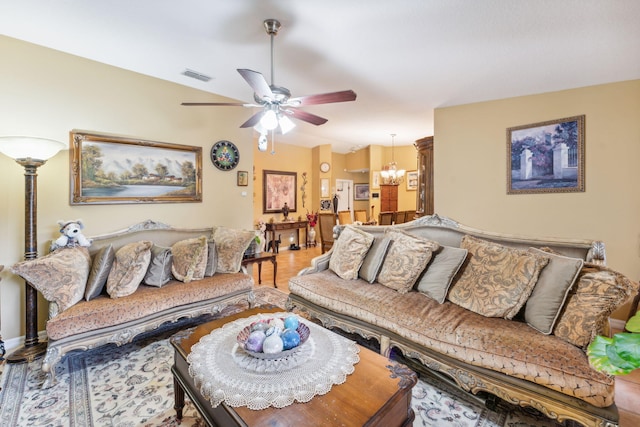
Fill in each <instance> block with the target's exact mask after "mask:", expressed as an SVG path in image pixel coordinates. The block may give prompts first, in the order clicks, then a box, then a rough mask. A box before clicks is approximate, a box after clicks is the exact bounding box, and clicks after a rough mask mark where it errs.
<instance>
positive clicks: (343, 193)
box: [335, 179, 353, 220]
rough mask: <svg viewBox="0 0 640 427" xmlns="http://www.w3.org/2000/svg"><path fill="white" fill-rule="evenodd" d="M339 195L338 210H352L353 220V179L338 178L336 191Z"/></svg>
mask: <svg viewBox="0 0 640 427" xmlns="http://www.w3.org/2000/svg"><path fill="white" fill-rule="evenodd" d="M335 194H336V195H337V196H338V210H337V212H340V211H350V212H351V218H352V220H353V180H350V179H336V193H335Z"/></svg>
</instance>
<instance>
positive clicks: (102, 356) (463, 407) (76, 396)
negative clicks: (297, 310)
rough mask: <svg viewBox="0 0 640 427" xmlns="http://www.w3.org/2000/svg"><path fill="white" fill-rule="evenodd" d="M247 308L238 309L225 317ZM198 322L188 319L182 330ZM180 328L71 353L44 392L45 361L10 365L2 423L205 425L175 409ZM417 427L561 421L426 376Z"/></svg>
mask: <svg viewBox="0 0 640 427" xmlns="http://www.w3.org/2000/svg"><path fill="white" fill-rule="evenodd" d="M256 296H257V298H258V301H259V302H261V303H270V304H274V305H277V306H280V307H282V306H283V305H284V301H285V300H286V294H284V293H282V292H280V291H277V290H274V289H269V288H258V289H257V292H256ZM244 308H246V307H241V306H237V307H232V308H229V309H228V310H226V311H225V312H223V313H221V314H220V315H218V316H213V317H222V316H226V315H229V314H231V313H233V312H237V311H240V310H243V309H244ZM190 326H192V324H191V325H189V324H188V322H184V324H180V325H176V327H177V328H179V329H184V328H187V327H190ZM176 327H174V328H171V329H167V330H166V331H162V332H159V333H156V334H154V335H153V336H150V337H146V338H142V339H139V340H138V341H136V342H135V343H132V344H128V345H125V346H122V347H116V346H108V347H103V348H99V349H96V350H92V351H90V352H84V353H75V354H70V355H69V356H68V357H66V358H65V359H64V360H63V361H62V362H61V363H60V364H59V367H58V380H59V381H58V384H57V385H56V386H54V387H52V388H49V389H47V390H41V389H40V385H41V384H42V382H43V381H44V376H43V375H42V374H41V370H40V365H41V363H42V361H41V360H38V361H35V362H33V363H30V364H18V365H7V366H5V370H4V372H3V374H2V378H1V381H0V383H1V385H2V391H0V420H2V422H1V424H2V425H3V426H119V427H129V426H149V427H151V426H178V425H180V426H203V425H204V423H203V421H202V420H201V419H200V417H199V416H198V414H197V412H196V410H195V408H194V406H193V405H192V404H191V402H189V401H188V399H187V404H186V406H185V408H184V412H183V414H184V416H183V419H182V421H179V420H177V419H176V416H175V410H174V409H173V379H172V375H171V370H170V369H171V365H172V364H173V349H172V347H171V345H170V344H169V336H170V335H172V334H173V333H175V332H176V330H179V329H176ZM412 402H413V407H414V411H415V413H416V420H415V422H414V426H415V427H418V426H420V427H423V426H460V427H490V426H496V427H498V426H499V427H503V426H504V427H525V426H532V427H533V426H557V424H555V423H553V422H551V421H550V420H548V419H547V418H545V417H543V416H539V415H537V416H536V415H535V414H533V415H532V414H527V413H525V412H523V411H522V410H520V409H519V408H513V407H509V406H502V405H500V406H499V408H498V410H497V411H490V410H488V409H487V408H486V407H484V406H483V405H482V404H481V403H479V402H476V401H475V400H473V399H472V398H470V397H469V396H468V395H466V394H464V393H463V392H461V391H459V390H457V389H456V388H454V387H451V386H449V385H448V384H446V383H444V382H442V381H440V380H437V379H433V378H430V377H424V378H421V379H420V381H419V382H418V384H417V385H416V386H415V387H414V389H413V401H412Z"/></svg>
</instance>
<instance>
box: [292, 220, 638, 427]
mask: <svg viewBox="0 0 640 427" xmlns="http://www.w3.org/2000/svg"><path fill="white" fill-rule="evenodd" d="M334 231H335V234H336V235H337V236H338V238H337V240H336V243H335V244H334V247H333V248H332V249H331V250H330V251H329V252H327V253H325V254H323V255H321V256H319V257H317V258H315V259H313V260H312V262H311V266H310V267H308V268H306V269H304V270H302V271H301V272H300V273H299V274H298V275H297V276H296V277H293V278H291V279H290V281H289V290H290V294H289V299H288V301H287V308H288V309H289V310H293V309H298V310H301V311H303V312H306V313H307V314H308V315H309V316H310V317H312V318H316V319H318V320H319V321H320V322H321V323H322V324H323V325H324V326H326V327H330V328H338V329H341V330H343V331H345V332H348V333H356V334H358V335H360V336H362V337H364V338H366V339H374V340H375V341H377V342H378V343H379V346H380V352H381V353H382V354H385V355H389V354H390V351H391V349H392V348H396V349H398V350H400V351H401V352H402V353H403V354H404V356H405V357H408V358H410V359H412V360H417V361H419V363H420V364H421V365H422V367H423V368H424V367H426V368H427V369H428V371H429V372H431V373H434V374H436V375H439V376H441V377H443V378H446V379H448V380H449V381H451V380H453V382H455V384H456V385H457V386H459V387H460V388H462V389H464V390H465V391H467V392H471V393H473V394H477V395H483V396H486V397H487V401H486V403H487V404H488V405H490V404H495V403H496V401H497V399H496V397H497V398H500V399H503V400H505V401H507V402H509V403H512V404H516V405H521V406H527V407H533V408H535V409H536V410H538V411H540V412H542V413H543V414H545V415H546V416H548V417H550V418H552V419H556V420H557V421H559V422H563V421H564V420H575V421H577V422H579V423H581V424H583V425H585V426H614V425H617V423H618V412H617V409H616V407H615V404H614V402H613V400H614V379H613V377H610V376H608V375H606V374H603V373H601V372H598V371H596V370H594V369H593V368H592V367H591V366H590V365H589V362H588V359H587V356H586V353H585V349H586V347H587V346H588V344H589V342H590V341H591V340H592V339H593V337H594V336H595V335H597V334H604V333H607V328H608V317H609V315H610V314H611V312H612V311H613V310H614V309H615V308H616V307H619V306H620V305H622V304H623V303H625V302H626V301H627V300H628V299H629V298H631V297H632V296H633V295H634V294H635V293H637V289H638V285H637V283H634V282H632V281H630V280H628V279H627V278H626V277H624V276H622V275H620V274H619V273H616V272H614V271H612V270H610V269H608V268H607V267H605V266H604V264H605V250H604V244H603V243H602V242H598V241H591V240H561V239H554V238H525V237H521V236H513V235H504V234H497V233H490V232H484V231H480V230H476V229H472V228H469V227H466V226H463V225H460V224H458V223H457V222H455V221H453V220H451V219H447V218H443V217H439V216H437V215H433V216H428V217H422V218H420V219H417V220H415V221H411V222H408V223H404V224H400V225H393V226H359V227H358V226H356V227H351V226H346V227H342V226H337V227H336V228H335V229H334ZM369 236H373V241H372V243H371V238H370V237H369ZM532 247H533V248H542V250H539V249H531V248H532ZM363 248H366V249H363ZM394 248H395V249H394ZM452 253H453V254H454V255H455V254H457V255H456V256H450V255H451V254H452ZM425 254H426V255H427V256H425ZM505 254H506V255H505ZM456 257H457V260H455V258H456ZM425 259H426V260H425ZM353 266H355V267H353ZM354 270H355V272H354ZM412 270H417V271H412ZM394 275H395V276H394ZM398 277H400V278H402V280H404V282H402V281H401V286H398V283H399V282H398V281H397V280H395V279H397V278H398ZM514 277H517V278H518V280H515V279H514V280H513V281H512V278H514ZM403 286H404V287H403ZM487 286H488V287H487ZM491 286H494V288H492V287H491ZM502 286H504V287H511V289H510V290H509V291H507V292H511V293H510V294H507V295H506V296H505V294H504V289H502V288H501V287H502ZM556 288H557V289H556ZM560 288H561V289H560ZM502 304H506V305H507V309H506V311H505V310H502V308H504V307H502V308H501V305H502ZM496 309H497V310H498V311H495V310H496Z"/></svg>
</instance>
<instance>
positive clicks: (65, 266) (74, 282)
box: [11, 246, 91, 312]
mask: <svg viewBox="0 0 640 427" xmlns="http://www.w3.org/2000/svg"><path fill="white" fill-rule="evenodd" d="M90 263H91V256H90V255H89V250H88V249H87V248H86V247H82V246H75V247H72V248H60V249H58V250H56V251H54V252H52V253H50V254H48V255H45V256H43V257H41V258H36V259H33V260H28V261H21V262H18V263H16V264H14V265H13V266H12V267H11V271H12V272H13V273H14V274H17V275H18V276H20V277H22V278H23V279H24V280H26V281H27V282H29V283H30V284H31V286H33V287H34V288H35V289H37V290H38V291H40V292H41V293H42V295H43V296H44V297H45V299H46V300H47V301H50V302H55V303H56V304H57V305H58V309H59V310H60V312H62V311H64V310H66V309H67V308H69V307H71V306H72V305H74V304H75V303H77V302H79V301H81V300H82V298H83V297H84V289H85V285H86V284H87V278H88V277H89V264H90Z"/></svg>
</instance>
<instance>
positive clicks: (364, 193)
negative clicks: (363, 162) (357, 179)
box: [353, 184, 369, 200]
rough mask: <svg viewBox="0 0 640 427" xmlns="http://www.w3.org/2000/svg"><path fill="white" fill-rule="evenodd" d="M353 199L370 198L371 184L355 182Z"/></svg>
mask: <svg viewBox="0 0 640 427" xmlns="http://www.w3.org/2000/svg"><path fill="white" fill-rule="evenodd" d="M353 200H369V184H354V185H353Z"/></svg>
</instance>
